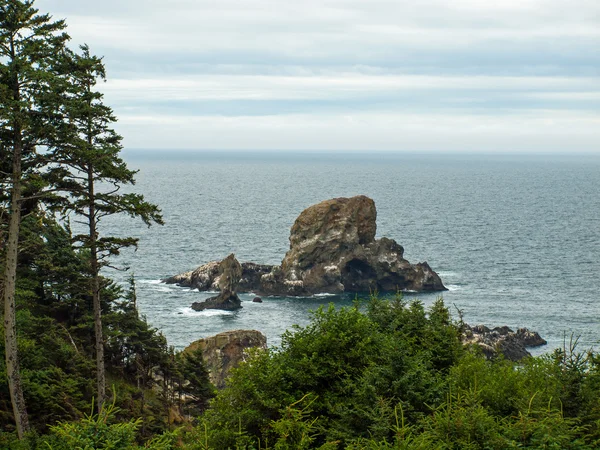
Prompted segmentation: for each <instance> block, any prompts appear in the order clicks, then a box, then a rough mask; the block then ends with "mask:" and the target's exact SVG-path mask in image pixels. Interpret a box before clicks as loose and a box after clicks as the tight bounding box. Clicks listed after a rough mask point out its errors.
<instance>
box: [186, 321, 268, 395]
mask: <svg viewBox="0 0 600 450" xmlns="http://www.w3.org/2000/svg"><path fill="white" fill-rule="evenodd" d="M198 348H201V349H202V357H203V358H204V362H205V364H206V367H207V369H208V371H209V377H210V381H211V382H212V383H213V384H214V385H215V386H216V387H218V388H223V387H225V380H226V378H227V376H228V375H229V372H230V371H231V369H232V368H234V367H237V366H238V365H239V364H240V363H241V362H242V361H245V359H246V356H247V355H248V349H250V348H261V349H266V348H267V338H266V336H265V335H264V334H262V333H261V332H260V331H256V330H235V331H226V332H224V333H219V334H217V335H216V336H211V337H207V338H204V339H200V340H198V341H195V342H192V343H191V344H190V345H189V346H187V347H186V348H185V350H184V351H183V352H184V354H185V353H186V352H192V351H195V350H196V349H198Z"/></svg>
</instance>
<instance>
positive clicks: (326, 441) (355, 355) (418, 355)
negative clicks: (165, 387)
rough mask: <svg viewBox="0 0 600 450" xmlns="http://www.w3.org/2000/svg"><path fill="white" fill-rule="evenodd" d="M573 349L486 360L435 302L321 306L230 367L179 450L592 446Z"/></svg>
mask: <svg viewBox="0 0 600 450" xmlns="http://www.w3.org/2000/svg"><path fill="white" fill-rule="evenodd" d="M573 350H574V349H573V348H571V349H568V350H566V351H558V352H556V353H555V354H554V355H552V356H544V357H539V358H530V359H528V360H526V361H523V362H522V363H520V364H515V363H512V362H509V361H506V360H504V359H501V358H500V359H497V360H493V361H488V360H485V359H484V358H483V357H482V356H481V355H480V354H478V352H477V351H476V350H466V349H464V348H463V346H462V345H461V343H460V324H456V323H453V322H452V321H451V318H450V314H449V312H448V310H447V308H446V307H445V306H444V304H443V302H442V300H438V301H436V302H435V303H434V304H433V305H432V306H431V307H430V308H429V309H428V310H425V308H424V307H423V305H422V304H421V303H420V302H418V301H413V302H411V303H406V302H404V301H403V300H402V298H401V297H396V298H395V299H393V300H391V301H386V300H382V299H380V298H372V299H371V300H370V302H369V303H368V305H367V307H366V309H365V308H361V307H360V306H359V305H358V304H356V305H354V306H353V307H350V308H342V309H335V308H334V307H333V306H330V307H329V308H321V309H319V310H318V311H316V312H315V313H314V314H313V319H312V322H311V324H310V325H308V326H307V327H304V328H300V327H296V328H295V329H293V330H292V331H291V332H288V333H286V334H285V335H284V336H283V340H282V346H281V348H280V349H276V350H270V351H267V352H258V353H256V354H255V355H254V357H253V358H252V359H251V360H250V361H248V362H247V363H246V364H244V365H242V366H241V367H239V368H238V369H237V370H236V371H235V372H234V373H233V375H232V377H231V378H230V381H229V384H228V386H227V388H226V389H224V390H223V391H221V392H220V393H219V394H218V395H217V397H216V398H215V399H214V400H213V402H212V403H211V408H210V409H209V410H208V411H207V412H206V413H205V414H204V415H203V416H202V417H200V418H199V424H198V426H197V427H196V428H195V429H193V430H187V431H185V432H182V443H181V446H182V448H189V449H203V450H207V449H214V450H217V449H219V450H220V449H228V448H230V449H278V450H282V449H313V448H314V449H341V448H346V449H355V450H358V449H506V448H530V449H541V448H547V449H551V448H552V449H554V448H555V449H595V448H599V447H600V389H598V387H599V383H600V359H599V358H598V356H596V355H594V354H592V353H588V354H577V353H575V352H574V351H573Z"/></svg>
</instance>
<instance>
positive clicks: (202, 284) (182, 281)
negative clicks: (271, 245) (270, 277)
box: [163, 261, 273, 292]
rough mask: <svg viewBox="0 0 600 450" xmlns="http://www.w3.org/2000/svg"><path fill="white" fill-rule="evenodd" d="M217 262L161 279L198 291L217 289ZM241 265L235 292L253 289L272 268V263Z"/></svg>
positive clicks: (244, 263) (245, 263)
mask: <svg viewBox="0 0 600 450" xmlns="http://www.w3.org/2000/svg"><path fill="white" fill-rule="evenodd" d="M219 264H221V261H211V262H209V263H206V264H203V265H201V266H200V267H198V268H197V269H196V270H192V271H190V272H184V273H181V274H179V275H175V276H172V277H169V278H167V279H165V280H163V281H164V282H165V283H167V284H177V285H179V286H182V287H190V288H194V289H198V290H200V291H218V290H219V278H220V273H219ZM241 266H242V276H241V278H240V280H239V283H238V286H237V292H250V291H253V290H255V289H256V287H257V286H260V279H261V277H262V276H263V275H265V274H267V273H270V272H271V271H272V270H273V266H272V265H268V264H255V263H252V262H243V263H242V264H241Z"/></svg>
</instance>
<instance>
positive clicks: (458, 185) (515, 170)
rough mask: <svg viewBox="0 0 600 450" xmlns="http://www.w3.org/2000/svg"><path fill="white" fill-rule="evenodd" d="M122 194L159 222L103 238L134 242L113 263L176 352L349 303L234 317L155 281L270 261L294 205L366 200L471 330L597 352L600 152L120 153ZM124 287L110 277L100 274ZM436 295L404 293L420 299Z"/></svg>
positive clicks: (277, 327) (128, 225) (280, 250)
mask: <svg viewBox="0 0 600 450" xmlns="http://www.w3.org/2000/svg"><path fill="white" fill-rule="evenodd" d="M124 156H125V159H126V160H127V162H128V163H129V165H130V167H132V168H136V169H139V170H140V172H139V173H138V175H137V180H138V182H137V185H136V188H135V190H136V191H137V192H140V193H143V194H144V195H145V197H146V198H147V199H148V200H150V201H152V202H154V203H157V204H158V205H159V206H160V207H161V208H162V211H163V215H164V219H165V222H166V224H165V225H164V226H162V227H161V226H153V227H151V228H146V227H145V226H143V225H142V224H141V223H139V222H137V221H134V220H131V219H125V218H120V219H118V220H112V221H111V222H110V223H108V224H107V226H108V230H109V231H111V232H115V233H118V234H122V235H132V236H137V237H139V238H140V243H139V249H138V250H137V251H136V252H135V253H134V252H125V254H124V255H123V256H122V257H121V258H120V261H119V263H120V264H122V265H129V266H131V271H133V273H134V274H135V276H136V279H137V288H138V302H139V308H140V310H141V312H142V313H143V314H144V315H146V317H147V319H148V321H149V322H150V323H151V324H152V325H153V326H155V327H157V328H158V329H160V330H161V331H162V332H163V333H164V335H165V336H166V337H167V339H168V342H169V344H171V345H173V346H175V347H176V348H178V349H181V348H183V347H185V346H186V345H187V344H189V343H190V342H192V341H194V340H197V339H199V338H201V337H204V336H209V335H213V334H216V333H218V332H221V331H224V330H231V329H258V330H260V331H262V332H264V333H265V334H266V335H267V337H268V341H269V344H270V345H278V344H279V343H280V342H281V334H282V333H283V332H284V331H285V330H286V329H289V328H291V326H292V325H293V324H299V325H304V324H306V323H307V322H308V320H309V317H310V314H309V311H310V310H314V309H316V308H317V307H318V306H319V305H321V304H327V303H329V302H334V303H335V304H338V305H346V304H349V303H350V302H351V301H352V299H353V297H352V296H346V297H336V296H316V297H313V298H306V299H298V298H265V299H264V302H263V303H252V302H251V298H252V296H251V295H242V296H241V298H242V301H243V303H242V304H243V308H242V309H241V310H239V311H237V312H221V311H205V312H194V311H192V310H191V309H190V308H189V306H190V305H191V303H192V302H194V301H198V300H201V299H204V298H207V297H208V296H210V295H211V294H209V293H200V292H197V291H194V290H190V289H187V288H181V287H177V286H171V285H165V284H161V283H160V280H161V279H162V278H165V277H167V276H170V275H173V274H176V273H179V272H183V271H187V270H190V269H193V268H195V267H197V266H198V265H200V264H203V263H205V262H208V261H211V260H216V259H222V258H223V257H225V256H227V255H228V254H229V253H235V254H236V256H237V258H238V259H239V260H240V261H254V262H258V263H270V264H277V263H279V262H280V261H281V259H282V258H283V256H284V254H285V252H286V251H287V249H288V247H289V243H288V237H289V231H290V227H291V226H292V224H293V222H294V220H295V218H296V217H297V216H298V215H299V214H300V212H301V211H302V210H304V209H305V208H306V207H308V206H310V205H312V204H314V203H317V202H319V201H321V200H325V199H329V198H333V197H349V196H353V195H357V194H365V195H367V196H369V197H371V198H373V199H374V200H375V203H376V206H377V214H378V216H377V235H378V237H383V236H387V237H390V238H392V239H395V240H396V241H398V242H399V243H400V244H401V245H403V246H404V248H405V257H406V258H407V259H408V260H409V261H411V262H413V263H416V262H421V261H427V262H429V264H430V265H431V267H432V268H433V269H434V270H436V271H437V272H438V273H439V274H440V276H441V277H442V280H443V282H444V283H445V285H446V286H447V287H448V288H449V291H447V292H444V293H443V294H442V295H443V298H444V300H445V302H446V303H447V304H448V305H450V306H451V308H452V311H453V312H454V313H455V316H456V311H457V310H461V311H462V314H463V316H464V320H465V321H466V322H468V323H470V324H479V323H483V324H486V325H488V326H497V325H508V326H510V327H512V328H515V329H516V328H518V327H528V328H530V329H533V330H537V331H539V332H540V334H541V335H542V336H543V337H544V338H545V339H547V340H548V343H549V344H548V345H547V346H545V347H542V348H540V349H538V350H536V351H535V353H540V352H544V351H551V350H552V349H554V348H557V347H561V346H562V345H563V341H564V339H565V337H566V339H567V340H569V338H570V336H571V335H574V336H575V337H579V347H578V348H579V349H580V350H585V349H587V348H590V347H592V346H594V347H595V348H596V349H598V348H600V296H599V294H600V157H598V156H590V155H588V156H581V155H580V156H541V155H538V156H518V155H512V156H509V155H504V156H498V155H466V154H465V155H456V154H454V155H443V154H440V155H434V154H427V155H415V154H377V153H362V154H358V153H357V154H340V153H338V154H335V153H327V154H318V153H305V154H302V153H293V154H290V153H283V152H280V153H277V152H273V153H258V152H254V153H217V152H214V153H206V152H175V151H171V152H169V151H162V152H158V151H126V152H125V153H124ZM108 275H113V276H114V277H115V278H117V279H119V278H121V279H123V276H124V275H123V274H121V273H119V272H117V273H113V274H111V273H109V274H108ZM438 295H439V294H407V297H409V298H413V297H417V298H419V299H420V300H421V301H422V302H423V303H424V304H425V305H429V304H431V302H432V301H433V300H435V298H436V297H437V296H438Z"/></svg>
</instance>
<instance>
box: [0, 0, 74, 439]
mask: <svg viewBox="0 0 600 450" xmlns="http://www.w3.org/2000/svg"><path fill="white" fill-rule="evenodd" d="M32 5H33V1H21V0H3V1H2V3H0V141H1V142H2V143H1V144H0V149H1V150H2V153H1V157H0V165H1V167H2V168H7V169H8V170H6V172H8V174H7V177H6V178H7V180H6V184H7V191H8V192H10V200H9V201H8V207H7V215H8V221H7V222H8V226H7V230H6V234H5V237H4V238H3V239H5V244H4V245H5V251H4V254H3V258H4V261H3V262H4V276H3V286H2V289H3V300H4V328H5V333H4V334H5V336H4V338H5V345H6V366H7V376H8V381H9V387H10V394H11V401H12V404H13V411H14V416H15V422H16V426H17V432H18V434H19V437H20V438H22V437H23V435H24V433H26V432H27V431H28V429H29V421H28V417H27V410H26V407H25V400H24V396H23V390H22V386H21V377H20V373H19V359H18V354H17V332H16V320H15V311H16V305H15V289H16V272H17V257H18V252H19V231H20V223H21V209H22V205H23V201H24V194H23V192H24V189H27V188H28V185H33V188H34V189H36V188H37V187H39V186H35V184H36V183H37V184H38V185H39V184H40V177H39V172H38V171H37V169H38V168H39V167H40V164H41V163H42V158H40V155H39V154H38V153H37V151H36V149H37V148H38V146H43V145H46V143H47V138H48V136H49V133H51V128H50V127H48V116H47V114H46V113H47V112H48V111H47V110H45V109H44V108H41V107H40V105H41V99H42V98H43V97H44V96H45V95H47V94H48V93H50V92H53V91H55V90H56V86H57V84H58V78H57V77H56V76H55V75H54V71H53V64H54V62H55V56H56V55H59V54H60V53H61V52H62V50H63V48H64V44H65V42H66V40H67V39H68V36H67V35H66V34H65V33H64V32H63V30H64V28H65V23H64V22H63V21H57V22H52V21H51V18H50V16H49V15H39V14H38V10H37V9H35V8H34V7H33V6H32ZM6 178H5V179H6Z"/></svg>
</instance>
